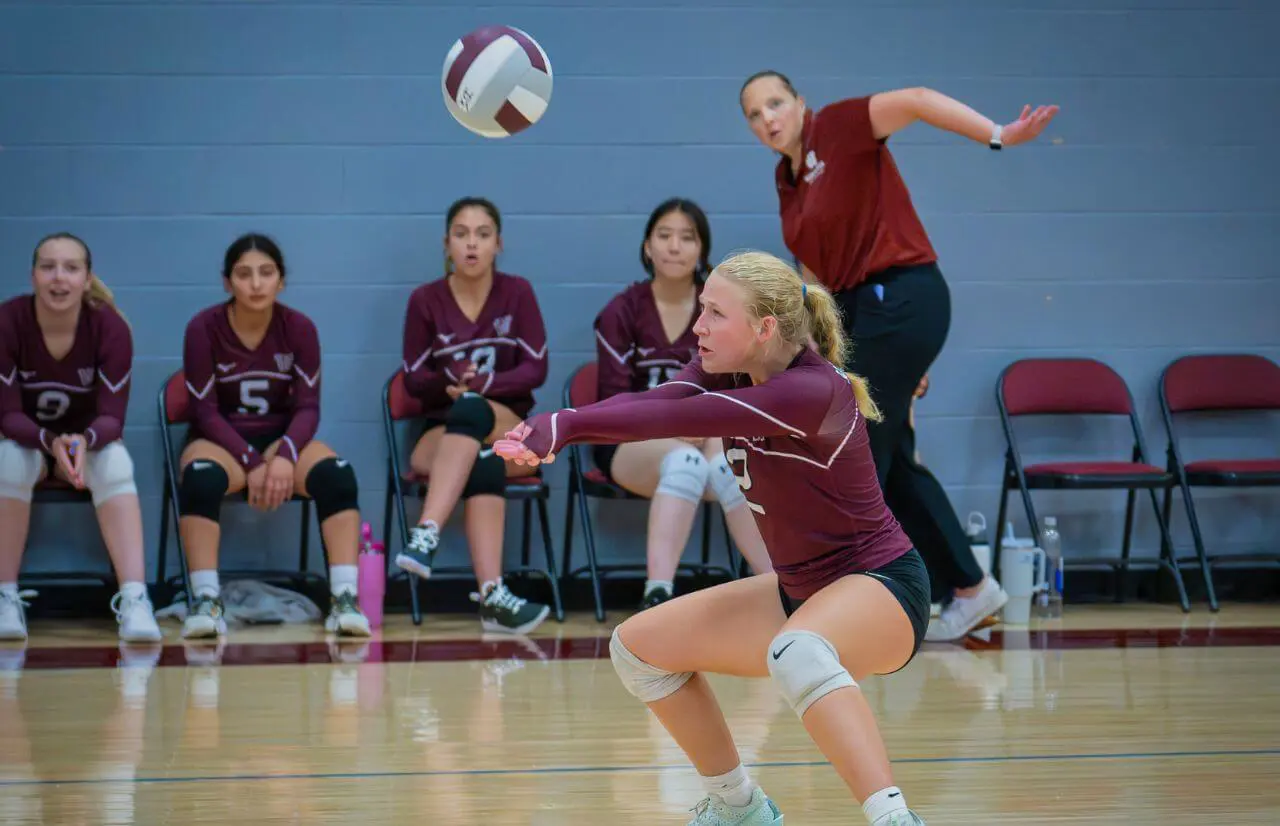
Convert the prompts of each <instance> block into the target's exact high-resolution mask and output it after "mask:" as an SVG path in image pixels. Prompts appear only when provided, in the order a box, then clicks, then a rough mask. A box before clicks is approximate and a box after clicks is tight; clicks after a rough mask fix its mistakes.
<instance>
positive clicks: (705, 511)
mask: <svg viewBox="0 0 1280 826" xmlns="http://www.w3.org/2000/svg"><path fill="white" fill-rule="evenodd" d="M702 564H703V565H704V566H706V565H710V564H711V503H710V502H703V503H702Z"/></svg>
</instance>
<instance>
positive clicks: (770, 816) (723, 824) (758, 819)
mask: <svg viewBox="0 0 1280 826" xmlns="http://www.w3.org/2000/svg"><path fill="white" fill-rule="evenodd" d="M693 812H694V818H693V820H690V821H689V823H688V824H687V825H686V826H772V825H773V824H777V826H781V824H782V812H780V811H779V810H778V807H777V805H775V804H774V802H773V801H772V800H770V799H769V798H768V797H766V796H765V793H764V792H763V791H762V790H761V789H760V787H759V786H757V787H756V788H755V789H754V790H753V791H752V792H751V802H749V803H748V804H747V805H745V806H730V805H729V804H728V803H725V802H724V798H722V797H720V796H719V795H716V794H713V795H708V796H707V797H706V798H705V799H703V801H702V802H701V803H699V804H698V805H697V806H696V807H694V810H693Z"/></svg>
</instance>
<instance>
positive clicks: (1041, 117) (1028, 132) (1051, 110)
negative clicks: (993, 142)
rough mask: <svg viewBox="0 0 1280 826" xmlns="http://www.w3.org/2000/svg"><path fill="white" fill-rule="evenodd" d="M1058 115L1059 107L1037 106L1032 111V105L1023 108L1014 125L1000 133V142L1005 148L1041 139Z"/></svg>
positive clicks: (1009, 125) (1006, 127) (1007, 126)
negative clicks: (1041, 134)
mask: <svg viewBox="0 0 1280 826" xmlns="http://www.w3.org/2000/svg"><path fill="white" fill-rule="evenodd" d="M1056 114H1058V107H1057V106H1056V105H1054V106H1037V107H1036V108H1035V111H1032V109H1031V104H1027V105H1026V106H1024V107H1022V114H1021V115H1019V116H1018V119H1017V120H1015V121H1014V122H1013V123H1010V124H1008V125H1006V126H1005V127H1004V128H1003V129H1002V130H1001V133H1000V141H1001V143H1003V144H1004V145H1005V146H1017V145H1018V144H1020V143H1028V142H1030V141H1033V140H1035V139H1036V138H1037V137H1039V135H1040V133H1041V132H1043V131H1044V128H1045V127H1046V126H1048V125H1049V121H1051V120H1053V116H1054V115H1056Z"/></svg>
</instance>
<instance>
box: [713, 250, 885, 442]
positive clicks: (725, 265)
mask: <svg viewBox="0 0 1280 826" xmlns="http://www.w3.org/2000/svg"><path fill="white" fill-rule="evenodd" d="M715 271H716V272H719V273H720V274H722V275H724V276H725V277H726V278H729V279H730V280H733V281H736V282H738V283H739V284H741V285H742V286H743V287H745V288H746V290H747V293H748V296H749V299H748V309H749V310H750V312H751V313H752V315H754V316H755V317H756V318H764V317H766V316H773V317H774V318H775V319H777V321H778V334H779V335H780V336H781V337H782V340H783V341H786V342H789V343H791V344H800V345H804V346H808V342H809V339H810V337H812V339H813V343H814V344H815V345H817V348H818V352H819V353H821V354H822V356H823V358H825V359H826V360H827V361H829V362H831V363H832V364H834V365H835V366H836V367H839V368H840V369H841V370H844V365H845V362H846V360H847V357H848V348H849V343H848V341H847V340H846V338H845V334H844V325H842V324H841V323H840V307H839V306H838V305H837V304H836V300H835V298H833V297H832V295H831V293H830V292H828V291H827V290H826V289H825V288H824V287H822V286H820V285H818V284H806V283H805V281H804V279H803V278H801V276H800V274H799V273H797V272H796V271H795V269H793V268H792V267H791V265H789V264H787V263H786V262H785V261H783V260H782V259H780V258H777V257H775V256H772V255H770V254H769V253H767V252H743V253H738V254H736V255H732V256H730V257H729V258H726V259H725V260H724V261H722V262H721V263H720V265H719V266H718V267H716V270H715ZM845 375H846V376H847V377H848V379H849V384H850V385H852V387H853V396H854V398H855V399H856V400H857V402H858V410H859V412H861V413H862V415H863V416H865V417H866V418H867V419H868V420H870V421H873V422H878V421H880V420H881V419H882V418H883V416H882V415H881V413H880V408H879V407H878V406H877V405H876V403H875V400H873V399H872V398H871V391H870V389H869V388H868V387H867V381H866V379H864V378H862V377H861V376H858V375H855V374H853V373H850V372H848V371H845Z"/></svg>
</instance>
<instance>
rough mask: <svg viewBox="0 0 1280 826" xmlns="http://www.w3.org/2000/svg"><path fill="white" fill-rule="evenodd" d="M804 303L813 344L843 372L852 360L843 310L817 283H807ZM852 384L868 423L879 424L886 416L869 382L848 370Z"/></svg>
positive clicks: (860, 408)
mask: <svg viewBox="0 0 1280 826" xmlns="http://www.w3.org/2000/svg"><path fill="white" fill-rule="evenodd" d="M801 301H802V302H803V303H804V309H805V317H806V320H807V321H808V322H809V323H808V325H807V326H808V328H809V332H810V334H811V335H812V336H813V342H814V344H816V345H817V347H818V352H819V353H821V354H822V356H823V358H825V359H826V360H827V361H829V362H831V363H832V364H834V365H835V366H837V367H839V368H841V369H843V368H844V364H845V360H846V358H847V357H848V351H849V342H848V339H846V338H845V334H844V326H843V325H842V324H841V323H840V308H839V307H838V306H837V305H836V300H835V298H833V297H832V296H831V293H829V292H827V290H826V289H825V288H823V287H821V286H819V285H817V284H806V285H804V287H803V288H802V290H801ZM845 375H846V376H847V377H848V378H849V384H851V385H852V386H853V396H854V398H855V399H857V401H858V410H859V412H861V413H862V415H863V416H865V417H866V418H867V420H868V421H873V422H878V421H880V420H881V419H883V418H884V417H883V416H882V415H881V413H880V408H879V407H878V406H877V405H876V403H875V400H874V399H872V398H871V391H870V390H869V389H868V388H867V380H866V379H864V378H863V377H862V376H859V375H857V374H855V373H850V372H848V371H845Z"/></svg>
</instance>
